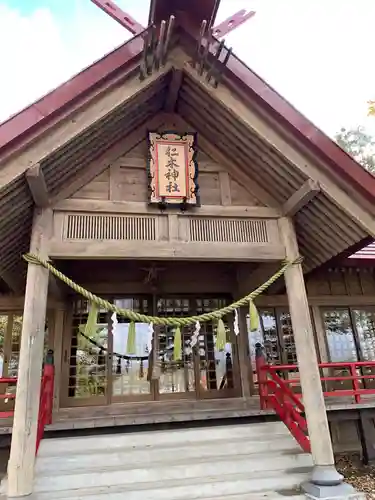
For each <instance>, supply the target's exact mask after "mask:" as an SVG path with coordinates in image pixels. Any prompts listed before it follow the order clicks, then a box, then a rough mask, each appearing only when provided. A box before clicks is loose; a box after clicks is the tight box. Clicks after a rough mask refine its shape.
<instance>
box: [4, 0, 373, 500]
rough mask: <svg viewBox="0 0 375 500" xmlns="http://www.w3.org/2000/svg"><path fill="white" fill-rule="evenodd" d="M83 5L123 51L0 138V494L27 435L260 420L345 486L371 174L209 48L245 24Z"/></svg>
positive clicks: (367, 345)
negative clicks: (107, 19) (342, 453)
mask: <svg viewBox="0 0 375 500" xmlns="http://www.w3.org/2000/svg"><path fill="white" fill-rule="evenodd" d="M94 3H95V4H97V5H99V7H101V8H102V9H103V10H105V11H106V12H107V13H109V14H110V15H111V16H112V17H113V18H114V19H115V20H116V21H118V22H120V23H121V24H122V25H124V26H125V27H126V28H127V29H129V30H130V31H131V32H132V33H133V35H134V36H133V38H131V39H130V40H129V41H128V42H126V43H125V44H123V45H122V46H120V47H119V48H117V49H116V50H114V51H113V52H111V53H110V54H108V55H107V56H105V57H104V58H103V59H101V60H100V61H98V62H96V63H94V64H93V65H92V66H90V67H89V68H87V69H85V70H84V71H82V72H81V73H79V74H78V75H76V76H75V77H73V78H72V79H71V80H70V81H69V82H66V83H64V84H63V85H61V86H60V87H58V88H57V89H55V90H53V91H52V92H51V93H49V94H48V95H46V96H45V97H43V98H42V99H40V100H39V101H37V102H35V103H34V104H32V105H30V106H29V107H28V108H26V109H24V110H23V111H21V112H19V113H18V114H16V115H14V116H12V117H11V118H9V119H8V120H7V121H5V122H4V123H2V124H1V125H0V205H1V220H0V320H1V322H0V325H1V366H2V373H1V377H2V378H0V387H1V393H0V396H1V399H0V406H1V408H0V410H1V411H0V416H1V417H2V432H3V433H4V434H6V433H10V432H11V431H12V432H13V434H12V443H11V453H10V460H9V464H8V498H21V497H24V496H27V495H29V494H30V493H31V492H32V484H33V477H34V463H35V453H36V448H37V447H38V446H39V442H40V439H41V437H42V436H43V431H44V429H45V430H46V432H48V431H52V430H53V431H56V432H57V431H59V430H64V431H69V430H74V429H86V428H87V429H88V428H90V429H92V428H95V427H98V428H99V427H101V428H104V427H113V426H131V425H141V424H148V425H153V424H157V423H162V422H164V423H166V422H172V421H180V422H189V421H193V420H194V421H199V420H207V419H213V418H222V419H225V418H234V417H235V418H239V417H244V416H246V417H250V416H259V415H270V414H275V413H276V415H277V416H278V417H279V418H280V419H281V420H283V421H284V422H285V423H286V425H287V426H289V427H288V428H289V430H290V432H291V433H292V434H293V436H294V437H295V439H296V440H297V441H298V443H299V444H300V445H301V447H302V448H303V449H304V450H305V451H308V452H310V451H311V454H312V458H313V461H314V466H315V468H314V471H313V477H312V482H313V483H314V484H316V485H324V487H327V488H328V487H332V488H336V487H338V486H342V485H341V482H342V478H341V477H340V476H339V474H338V473H337V471H336V469H335V466H334V455H333V447H335V446H339V445H340V439H341V440H342V439H345V436H343V435H341V437H340V436H339V437H338V435H339V434H340V432H341V433H344V431H343V429H344V424H343V426H338V425H337V420H335V419H334V417H331V416H332V415H338V414H339V413H340V415H341V414H343V413H345V414H346V415H349V414H350V418H349V417H348V422H346V423H345V426H347V428H348V429H349V427H350V425H352V423H353V422H351V421H350V419H352V418H354V417H352V415H354V413H353V411H354V410H355V411H357V410H358V411H359V409H363V408H365V409H366V411H368V412H370V413H369V414H368V417H366V418H367V420H366V422H367V424H366V425H367V427H366V428H365V431H363V429H364V427H363V426H365V424H363V422H362V424H363V426H362V428H361V429H362V431H363V432H365V433H366V432H367V435H368V436H369V435H370V434H371V432H372V430H371V426H372V427H374V420H373V419H374V418H375V413H371V412H372V411H374V410H375V389H374V387H375V386H374V381H373V379H372V375H373V376H374V378H375V374H374V369H375V342H374V341H375V278H374V269H373V265H372V264H371V263H370V264H368V265H366V263H364V262H365V261H363V262H362V263H361V264H359V263H358V261H357V260H355V259H348V258H347V257H349V256H350V255H351V254H353V253H355V252H356V251H357V250H359V249H361V248H363V247H365V246H366V245H367V244H368V243H370V242H371V241H373V239H374V238H375V218H374V213H375V210H374V200H375V178H374V177H373V176H372V175H371V174H370V173H368V172H367V171H365V170H364V169H363V168H362V167H361V166H360V165H359V164H357V163H356V162H355V161H354V160H353V159H352V158H351V157H350V156H349V155H348V154H346V153H345V152H344V151H343V150H341V149H340V147H339V146H337V145H336V144H335V143H333V142H332V141H331V140H330V139H329V138H328V137H326V136H325V135H324V134H323V133H322V132H321V131H320V130H318V129H317V128H316V127H315V126H314V125H312V124H311V123H310V122H309V121H308V120H307V119H306V118H305V117H304V116H302V115H301V114H300V113H299V112H298V111H296V110H295V109H294V108H293V107H292V106H291V105H290V104H289V103H288V102H287V101H286V100H285V99H283V98H282V97H281V96H280V95H279V94H277V92H276V91H275V90H274V89H272V88H271V87H270V86H269V85H268V84H267V83H266V82H265V81H263V80H262V79H261V78H260V77H259V76H258V75H256V74H255V73H254V72H253V71H252V70H251V69H250V68H248V67H247V66H246V65H245V64H244V63H243V62H242V61H241V60H239V59H238V57H237V56H236V55H235V54H234V53H233V51H232V50H231V49H230V48H229V47H228V46H227V44H226V43H225V40H224V37H225V35H226V34H227V33H229V32H230V31H231V30H232V29H235V27H236V26H238V25H239V24H241V23H242V22H245V21H247V20H248V19H250V18H251V17H252V16H253V14H254V13H253V12H247V13H246V12H243V11H241V12H240V13H237V14H236V15H235V16H233V17H232V18H229V19H228V20H227V21H225V22H223V23H221V24H219V25H217V24H215V17H216V13H217V9H218V7H219V4H220V1H218V0H216V1H215V0H204V1H203V0H200V2H199V3H198V1H197V0H194V1H193V0H190V2H183V1H171V0H168V1H167V0H165V1H161V0H153V1H151V7H150V19H149V26H148V27H142V26H140V25H139V23H137V22H136V21H135V20H134V19H132V18H131V17H130V16H128V15H126V16H125V15H124V13H122V12H121V11H120V9H118V7H116V6H115V5H114V4H113V3H112V2H101V1H99V0H96V1H94ZM24 257H25V258H24ZM270 278H273V279H272V280H271V281H272V282H270V283H268V285H267V286H266V287H265V289H264V290H261V291H260V292H259V288H258V287H260V286H261V285H263V284H265V283H267V282H268V281H269V280H270ZM69 279H70V280H71V281H69ZM253 291H257V292H256V294H255V295H254V297H253V296H251V297H250V298H248V299H247V300H245V301H244V303H243V304H241V305H240V306H238V307H237V306H233V307H232V308H229V309H228V311H229V312H225V314H224V313H222V311H223V310H224V311H227V309H225V308H227V307H228V306H231V304H233V303H234V304H236V301H238V300H239V299H242V298H243V297H245V298H246V297H247V296H248V295H249V294H250V293H251V292H253ZM86 292H87V293H86ZM91 294H95V297H99V302H96V299H95V298H94V299H93V296H92V295H91ZM249 303H250V307H252V306H253V307H254V314H255V316H256V318H255V321H256V322H257V324H255V326H254V325H252V323H253V319H254V318H252V317H251V314H250V315H249ZM94 306H95V307H94ZM93 309H95V315H93V314H91V313H92V311H93ZM124 310H125V311H130V313H129V314H128V315H124V314H122V312H121V311H124ZM116 311H117V312H116ZM202 315H203V316H202ZM197 317H198V319H197ZM208 317H209V319H207V318H208ZM150 318H157V320H155V321H152V320H151V319H150ZM168 318H169V319H168ZM184 318H185V319H186V318H193V319H191V320H189V321H190V323H189V324H187V323H186V322H185V323H184ZM194 318H195V319H194ZM222 328H224V329H225V331H224V330H223V331H221V330H222ZM177 330H178V332H179V333H178V335H177V333H176V331H177ZM219 330H220V332H219ZM223 332H224V334H223ZM223 335H224V337H223ZM219 337H220V342H219ZM193 340H194V342H193ZM219 343H220V346H219ZM273 366H274V367H275V366H276V368H277V370H278V371H277V373H276V371H275V369H276V368H272V367H273ZM293 380H294V382H293ZM269 381H271V382H269ZM272 384H273V385H272ZM15 387H16V389H15ZM287 412H289V413H287ZM287 414H288V415H289V417H288V418H286V415H287ZM327 415H328V417H327ZM343 418H344V417H343ZM361 418H362V417H361ZM290 419H292V423H293V425H290V422H291V420H290ZM328 421H330V423H329V422H328ZM249 425H250V424H249ZM366 429H367V431H366ZM369 429H370V430H369ZM349 431H350V429H349V430H348V432H349ZM350 432H351V431H350ZM350 432H349V434H350ZM344 434H345V433H344ZM369 439H370V438H369ZM36 443H37V444H36ZM368 449H370V446H369V448H368ZM367 451H368V450H367ZM43 498H44V497H43ZM64 498H65V497H64ZM80 498H81V497H80ZM95 498H96V497H95ZM116 498H117V497H116ZM132 498H133V497H132ZM137 498H138V497H137ZM311 498H313V497H311ZM314 498H315V497H314ZM340 498H344V497H340ZM345 498H349V497H345ZM350 498H354V497H350ZM355 498H360V497H359V496H358V497H355Z"/></svg>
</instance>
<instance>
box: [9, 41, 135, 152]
mask: <svg viewBox="0 0 375 500" xmlns="http://www.w3.org/2000/svg"><path fill="white" fill-rule="evenodd" d="M142 49H143V39H142V37H140V36H137V37H133V38H131V39H130V40H129V41H128V42H126V43H125V44H123V45H121V46H120V47H118V48H117V49H115V50H114V51H112V52H111V53H109V54H107V55H106V56H104V57H103V58H102V59H100V60H99V61H97V62H95V63H94V64H92V65H91V66H89V67H88V68H86V69H84V70H83V71H81V72H80V73H78V74H77V75H75V76H74V77H72V78H71V79H69V80H68V81H66V82H65V83H63V84H62V85H60V86H58V87H57V88H55V89H54V90H52V91H51V92H49V93H48V94H46V95H45V96H43V97H42V98H40V99H39V100H38V101H36V102H34V103H33V104H31V105H30V106H28V107H26V108H25V109H23V110H21V111H19V112H18V113H16V114H15V115H13V116H11V117H10V118H9V119H8V120H6V121H5V122H3V123H1V124H0V160H2V159H4V158H5V157H7V156H8V155H9V154H13V153H14V152H15V151H16V150H17V149H19V147H22V146H24V145H25V142H26V143H27V142H29V141H30V140H32V139H33V138H34V137H35V136H36V135H37V134H38V133H39V132H40V131H41V130H43V129H45V128H48V127H49V126H51V125H52V124H53V123H55V122H56V121H57V120H59V119H60V118H61V117H62V116H63V115H64V113H65V112H66V111H67V110H68V109H69V111H71V110H72V109H71V108H72V107H73V106H74V107H75V106H79V105H81V104H82V103H84V102H85V100H86V99H87V98H89V97H90V96H93V95H95V93H96V92H98V91H102V90H105V89H106V87H107V86H110V85H111V84H112V83H113V80H114V79H115V78H116V75H118V74H120V73H123V72H124V71H125V70H126V69H127V68H128V67H129V66H130V65H131V64H132V63H133V62H135V60H136V59H137V58H138V57H139V56H140V54H141V53H142Z"/></svg>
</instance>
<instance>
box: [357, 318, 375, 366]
mask: <svg viewBox="0 0 375 500" xmlns="http://www.w3.org/2000/svg"><path fill="white" fill-rule="evenodd" d="M353 317H354V322H355V327H356V330H357V334H358V339H359V344H360V346H361V358H362V360H363V361H373V360H375V311H372V310H367V309H354V310H353Z"/></svg>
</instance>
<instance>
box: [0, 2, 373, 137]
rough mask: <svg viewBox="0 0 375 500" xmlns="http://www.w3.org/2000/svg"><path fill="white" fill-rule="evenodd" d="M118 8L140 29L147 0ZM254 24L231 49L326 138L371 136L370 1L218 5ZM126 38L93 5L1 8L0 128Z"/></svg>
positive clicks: (231, 40) (235, 36)
mask: <svg viewBox="0 0 375 500" xmlns="http://www.w3.org/2000/svg"><path fill="white" fill-rule="evenodd" d="M116 3H117V4H118V5H119V6H120V7H121V8H122V9H123V10H125V11H127V12H128V13H129V14H131V15H132V16H133V17H134V18H136V19H137V20H138V21H139V22H140V23H141V24H143V25H144V26H146V24H147V18H148V10H149V0H136V1H134V0H117V1H116ZM242 8H247V9H249V10H250V9H253V10H255V11H256V16H255V17H253V18H252V19H251V20H249V21H248V22H247V23H245V24H244V25H243V26H241V27H240V28H237V29H236V30H235V31H233V32H232V33H231V34H230V35H229V36H228V37H227V45H229V46H232V47H233V49H234V52H235V53H236V55H237V56H238V57H240V58H241V59H242V60H243V61H244V62H245V63H246V64H247V65H248V66H250V67H251V68H252V69H253V70H254V71H255V72H256V73H258V74H259V75H260V76H261V77H262V78H264V79H265V80H266V81H267V82H268V83H269V84H270V85H271V86H272V87H273V88H275V89H276V90H277V91H278V92H279V93H280V94H282V95H283V96H284V97H285V98H286V99H288V100H289V101H290V102H291V103H292V104H293V105H294V106H295V107H296V108H297V109H298V110H299V111H301V112H302V113H303V114H304V115H306V116H307V117H308V118H309V119H310V120H311V121H312V122H314V123H315V124H316V125H317V126H318V127H320V128H321V129H322V130H323V131H324V132H326V133H327V134H328V135H331V136H333V135H334V134H335V133H336V132H337V131H338V130H339V129H340V128H341V127H351V126H357V125H364V126H365V127H367V128H368V129H369V131H371V132H372V133H374V135H375V118H368V117H367V101H368V100H370V99H375V64H374V59H373V46H374V40H373V39H374V35H373V29H374V19H375V0H356V1H354V0H222V2H221V7H220V10H219V14H218V22H220V21H221V20H223V19H225V18H226V17H228V16H229V15H231V14H233V13H234V12H236V11H238V10H240V9H242ZM129 37H130V34H129V33H128V32H127V31H126V30H125V29H124V28H122V27H121V26H120V25H118V24H117V23H116V22H115V21H114V20H112V19H111V18H109V17H108V16H107V15H106V14H105V13H103V12H102V11H101V10H100V9H99V8H97V7H96V6H95V5H93V4H92V3H91V2H90V0H0V68H1V77H0V122H1V121H3V120H5V119H6V118H8V117H9V115H11V114H13V113H16V112H17V111H19V110H20V109H22V108H23V107H25V106H27V105H28V104H31V103H32V102H33V101H34V100H36V99H37V98H39V97H41V96H42V95H44V94H46V93H47V92H48V91H50V90H51V89H53V88H54V87H56V86H58V85H59V84H61V83H62V82H64V81H66V80H67V79H69V78H70V77H71V76H72V75H74V74H76V73H78V72H79V71H81V70H82V69H83V68H85V67H87V66H89V65H90V64H91V63H92V62H94V61H95V60H97V59H99V58H101V57H102V56H103V55H105V54H106V53H108V52H110V51H111V50H113V49H114V48H116V47H117V46H118V45H121V44H122V43H124V41H126V40H127V39H128V38H129Z"/></svg>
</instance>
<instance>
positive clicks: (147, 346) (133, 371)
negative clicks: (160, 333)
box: [112, 323, 152, 396]
mask: <svg viewBox="0 0 375 500" xmlns="http://www.w3.org/2000/svg"><path fill="white" fill-rule="evenodd" d="M128 332H129V323H118V324H113V325H112V335H113V355H112V394H113V396H131V395H137V394H149V393H150V382H149V377H148V368H149V355H150V352H151V346H152V333H151V332H150V328H149V325H148V324H147V323H136V324H135V332H136V334H135V354H131V355H128V354H127V352H126V350H127V342H128ZM132 358H134V359H132Z"/></svg>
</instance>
